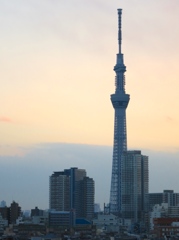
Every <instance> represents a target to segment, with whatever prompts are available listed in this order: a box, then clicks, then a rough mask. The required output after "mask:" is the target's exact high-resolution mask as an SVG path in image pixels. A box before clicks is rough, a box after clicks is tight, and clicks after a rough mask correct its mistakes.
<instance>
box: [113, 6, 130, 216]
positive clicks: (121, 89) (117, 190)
mask: <svg viewBox="0 0 179 240" xmlns="http://www.w3.org/2000/svg"><path fill="white" fill-rule="evenodd" d="M121 16H122V9H118V45H119V52H118V54H117V62H116V65H115V66H114V71H115V73H116V76H115V93H114V94H112V95H111V102H112V105H113V108H114V110H115V118H114V145H113V162H112V176H111V190H110V212H111V213H114V214H117V215H119V214H120V211H121V156H122V154H123V152H124V151H127V132H126V108H127V105H128V103H129V98H130V96H129V94H126V93H125V75H124V73H125V71H126V66H125V65H124V62H123V54H122V52H121V45H122V44H121V43H122V33H121Z"/></svg>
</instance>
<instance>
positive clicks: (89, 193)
mask: <svg viewBox="0 0 179 240" xmlns="http://www.w3.org/2000/svg"><path fill="white" fill-rule="evenodd" d="M49 189H50V190H49V193H50V194H49V199H50V201H49V202H50V204H49V208H50V209H51V210H56V211H67V212H69V211H72V210H75V211H76V217H77V218H87V219H88V220H91V219H92V218H93V214H94V180H93V179H92V178H89V177H87V176H86V171H85V170H84V169H78V168H70V169H65V170H64V171H62V172H54V173H53V174H52V175H51V176H50V188H49Z"/></svg>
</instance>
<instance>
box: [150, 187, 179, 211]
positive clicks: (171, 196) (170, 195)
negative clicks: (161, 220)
mask: <svg viewBox="0 0 179 240" xmlns="http://www.w3.org/2000/svg"><path fill="white" fill-rule="evenodd" d="M162 203H168V206H178V205H179V193H174V191H173V190H164V191H163V192H162V193H149V209H150V210H151V209H152V208H153V206H154V205H155V204H162Z"/></svg>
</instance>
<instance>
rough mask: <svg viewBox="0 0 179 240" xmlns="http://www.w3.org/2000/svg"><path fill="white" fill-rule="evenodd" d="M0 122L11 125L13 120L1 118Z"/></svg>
mask: <svg viewBox="0 0 179 240" xmlns="http://www.w3.org/2000/svg"><path fill="white" fill-rule="evenodd" d="M0 122H6V123H11V122H12V120H11V119H10V118H8V117H4V116H0Z"/></svg>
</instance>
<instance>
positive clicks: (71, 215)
mask: <svg viewBox="0 0 179 240" xmlns="http://www.w3.org/2000/svg"><path fill="white" fill-rule="evenodd" d="M74 225H75V211H55V210H52V211H49V227H50V228H59V227H70V226H74Z"/></svg>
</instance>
